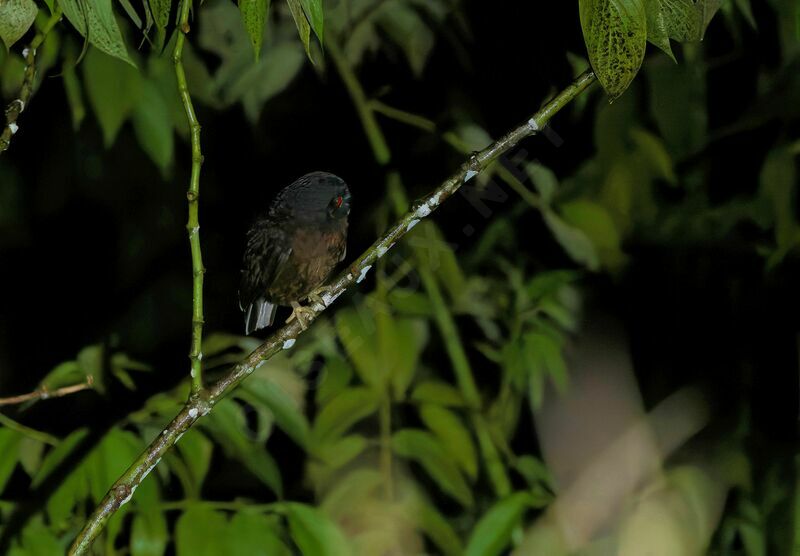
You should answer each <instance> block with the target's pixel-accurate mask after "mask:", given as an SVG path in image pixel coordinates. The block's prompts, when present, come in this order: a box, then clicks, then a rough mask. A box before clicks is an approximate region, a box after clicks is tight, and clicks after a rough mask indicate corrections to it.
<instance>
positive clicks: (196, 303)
mask: <svg viewBox="0 0 800 556" xmlns="http://www.w3.org/2000/svg"><path fill="white" fill-rule="evenodd" d="M191 6H192V2H191V0H181V4H180V17H179V19H178V31H179V32H178V37H177V39H176V41H175V51H174V53H173V55H172V62H173V63H174V64H175V76H176V77H177V79H178V92H179V93H180V96H181V102H183V109H184V111H185V112H186V119H187V120H189V129H190V130H191V137H192V176H191V181H190V182H189V190H188V191H187V192H186V199H187V200H188V202H189V221H188V222H187V223H186V231H187V233H188V234H189V246H190V248H191V252H192V343H191V347H190V348H189V359H190V361H191V369H190V371H189V373H190V374H191V377H192V395H195V396H197V395H200V393H201V392H202V390H203V351H202V349H203V274H205V271H206V269H205V268H204V267H203V253H202V250H201V249H200V220H199V217H198V212H199V201H200V168H201V166H202V165H203V151H202V150H201V149H200V123H199V122H198V121H197V115H196V114H195V111H194V105H193V104H192V97H191V95H190V94H189V87H188V85H187V84H186V73H185V72H184V70H183V44H184V42H186V35H187V34H188V33H189V10H190V8H191Z"/></svg>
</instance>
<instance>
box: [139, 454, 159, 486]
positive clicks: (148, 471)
mask: <svg viewBox="0 0 800 556" xmlns="http://www.w3.org/2000/svg"><path fill="white" fill-rule="evenodd" d="M160 462H161V458H158V459H157V460H156V461H155V463H154V464H153V465H151V466H150V467H148V468H147V469H146V470H145V472H144V473H142V478H141V479H139V482H140V483H141V482H142V481H144V478H145V477H147V476H148V475H149V474H150V472H151V471H152V470H153V469H155V468H156V465H158V464H159V463H160Z"/></svg>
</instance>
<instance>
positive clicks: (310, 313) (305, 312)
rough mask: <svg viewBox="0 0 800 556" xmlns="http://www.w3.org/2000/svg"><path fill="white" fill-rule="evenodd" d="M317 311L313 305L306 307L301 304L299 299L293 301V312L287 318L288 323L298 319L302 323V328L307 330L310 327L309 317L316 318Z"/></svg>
mask: <svg viewBox="0 0 800 556" xmlns="http://www.w3.org/2000/svg"><path fill="white" fill-rule="evenodd" d="M315 314H316V312H315V311H314V309H312V308H311V307H304V306H303V305H300V304H299V303H298V302H297V301H292V314H291V315H289V318H288V319H286V322H287V323H290V322H292V321H293V320H294V319H297V322H299V323H300V328H302V329H303V330H305V329H306V328H308V321H307V320H306V319H307V318H311V319H313V318H314V315H315Z"/></svg>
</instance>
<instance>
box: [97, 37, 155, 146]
mask: <svg viewBox="0 0 800 556" xmlns="http://www.w3.org/2000/svg"><path fill="white" fill-rule="evenodd" d="M82 66H83V76H84V84H85V85H86V92H87V94H88V96H89V104H90V105H91V106H92V110H93V111H94V113H95V116H97V120H98V122H100V128H101V129H102V131H103V143H104V144H105V146H106V148H108V147H110V146H111V145H112V144H113V143H114V139H116V137H117V133H119V130H120V128H121V127H122V124H124V123H125V121H126V120H127V119H128V118H129V117H130V116H131V114H132V113H133V110H134V108H135V107H136V106H137V104H138V103H139V101H140V100H141V97H142V78H141V76H140V74H139V72H138V71H137V70H136V69H135V68H134V67H131V66H130V65H128V64H124V63H122V62H120V61H119V60H117V59H115V58H112V57H111V56H108V55H106V54H103V53H102V52H100V51H99V50H96V49H90V50H89V52H88V54H87V55H86V60H85V61H84V62H83V64H82Z"/></svg>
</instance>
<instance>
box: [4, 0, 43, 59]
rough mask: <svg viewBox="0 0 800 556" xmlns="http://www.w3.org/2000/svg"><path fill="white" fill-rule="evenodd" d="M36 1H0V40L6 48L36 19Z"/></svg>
mask: <svg viewBox="0 0 800 556" xmlns="http://www.w3.org/2000/svg"><path fill="white" fill-rule="evenodd" d="M37 11H38V9H37V8H36V3H35V2H34V1H33V0H4V1H3V2H0V40H2V41H3V44H5V45H6V48H7V49H8V48H11V46H12V45H13V44H14V43H15V42H17V41H18V40H19V39H20V38H21V37H22V35H24V34H25V33H27V32H28V29H30V28H31V25H33V20H34V19H36V12H37Z"/></svg>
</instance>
